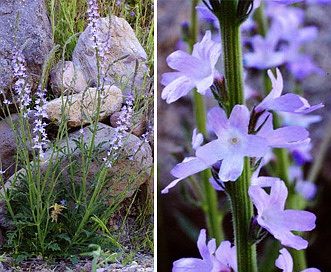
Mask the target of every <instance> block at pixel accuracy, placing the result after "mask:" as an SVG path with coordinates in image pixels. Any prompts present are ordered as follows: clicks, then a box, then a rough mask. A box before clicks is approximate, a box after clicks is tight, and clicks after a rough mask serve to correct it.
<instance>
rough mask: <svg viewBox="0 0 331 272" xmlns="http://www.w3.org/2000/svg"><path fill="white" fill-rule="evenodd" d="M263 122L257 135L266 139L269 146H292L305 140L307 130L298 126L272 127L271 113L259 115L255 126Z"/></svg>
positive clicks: (307, 133)
mask: <svg viewBox="0 0 331 272" xmlns="http://www.w3.org/2000/svg"><path fill="white" fill-rule="evenodd" d="M262 122H264V124H263V126H262V128H261V129H260V130H259V131H258V133H257V135H258V136H260V137H263V138H265V139H266V140H267V141H268V146H269V147H271V148H294V147H296V146H297V145H300V144H301V143H302V142H304V141H307V139H309V138H308V136H309V132H308V131H307V130H306V129H304V128H303V127H300V126H288V127H281V128H278V129H276V130H274V129H273V115H272V114H271V113H269V112H267V113H265V114H263V115H262V116H261V117H260V120H259V123H258V125H257V127H259V126H260V123H262Z"/></svg>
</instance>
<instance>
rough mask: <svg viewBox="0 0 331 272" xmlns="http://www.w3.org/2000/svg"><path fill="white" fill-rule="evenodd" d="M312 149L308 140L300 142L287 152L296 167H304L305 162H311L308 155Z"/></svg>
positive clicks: (310, 157)
mask: <svg viewBox="0 0 331 272" xmlns="http://www.w3.org/2000/svg"><path fill="white" fill-rule="evenodd" d="M312 148H313V146H312V144H311V141H310V138H308V139H307V140H306V141H302V142H301V143H300V144H298V145H295V146H293V147H290V148H288V151H289V152H291V154H292V156H293V159H294V162H295V164H296V165H304V164H305V163H306V162H310V161H312V160H313V157H312V155H311V153H310V151H311V149H312Z"/></svg>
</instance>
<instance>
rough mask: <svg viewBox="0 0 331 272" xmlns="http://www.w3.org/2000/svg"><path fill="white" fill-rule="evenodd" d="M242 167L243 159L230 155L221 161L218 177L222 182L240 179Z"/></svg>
mask: <svg viewBox="0 0 331 272" xmlns="http://www.w3.org/2000/svg"><path fill="white" fill-rule="evenodd" d="M243 167H244V158H243V157H242V156H241V155H239V154H232V156H227V158H226V159H225V160H223V161H222V164H221V168H220V171H219V173H218V176H219V178H220V179H221V180H222V181H224V182H225V181H235V180H236V179H237V178H239V177H240V175H241V173H242V171H243Z"/></svg>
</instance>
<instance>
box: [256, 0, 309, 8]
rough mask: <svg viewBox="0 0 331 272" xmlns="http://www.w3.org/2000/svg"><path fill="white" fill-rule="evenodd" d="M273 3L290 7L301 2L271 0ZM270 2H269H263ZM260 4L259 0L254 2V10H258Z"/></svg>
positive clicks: (298, 0)
mask: <svg viewBox="0 0 331 272" xmlns="http://www.w3.org/2000/svg"><path fill="white" fill-rule="evenodd" d="M273 1H274V2H275V3H278V4H283V5H291V4H295V3H298V2H302V1H303V0H273ZM265 2H271V1H265ZM260 4H261V0H254V9H256V8H258V7H259V6H260Z"/></svg>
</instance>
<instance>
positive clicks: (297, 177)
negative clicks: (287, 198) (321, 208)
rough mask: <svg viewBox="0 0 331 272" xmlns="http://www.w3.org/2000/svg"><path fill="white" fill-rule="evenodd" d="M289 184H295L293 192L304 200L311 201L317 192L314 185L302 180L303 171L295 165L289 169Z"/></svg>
mask: <svg viewBox="0 0 331 272" xmlns="http://www.w3.org/2000/svg"><path fill="white" fill-rule="evenodd" d="M288 172H289V177H290V182H291V183H295V190H296V191H297V192H298V193H299V194H301V195H302V196H303V197H304V198H306V199H308V200H310V199H313V198H314V197H315V195H316V192H317V186H316V184H314V183H312V182H310V181H307V180H304V178H303V170H302V168H301V167H299V166H297V165H292V166H291V167H290V168H289V169H288Z"/></svg>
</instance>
